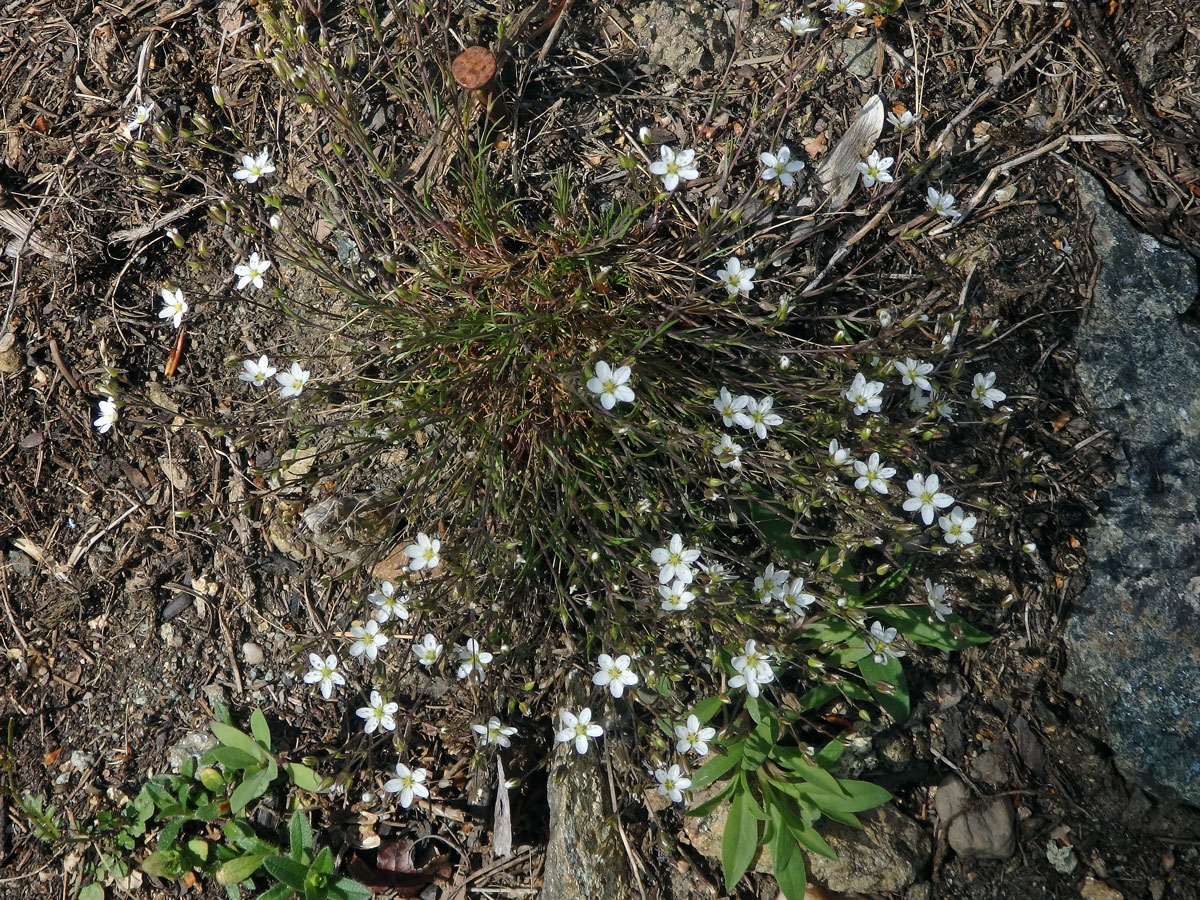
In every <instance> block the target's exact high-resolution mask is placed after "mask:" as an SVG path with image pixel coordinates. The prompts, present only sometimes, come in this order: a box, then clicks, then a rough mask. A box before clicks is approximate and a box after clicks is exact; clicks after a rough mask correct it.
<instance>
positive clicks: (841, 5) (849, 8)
mask: <svg viewBox="0 0 1200 900" xmlns="http://www.w3.org/2000/svg"><path fill="white" fill-rule="evenodd" d="M866 8H867V4H865V3H862V2H860V0H833V2H832V3H830V4H829V5H828V6H827V7H825V9H826V10H827V11H828V12H831V13H842V14H843V15H844V16H846V17H847V18H853V17H854V16H857V15H859V14H860V13H862V11H863V10H864V9H866Z"/></svg>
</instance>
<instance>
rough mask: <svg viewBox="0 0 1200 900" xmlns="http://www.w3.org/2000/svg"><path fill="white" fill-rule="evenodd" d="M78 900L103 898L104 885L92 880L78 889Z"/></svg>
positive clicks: (99, 899) (101, 899)
mask: <svg viewBox="0 0 1200 900" xmlns="http://www.w3.org/2000/svg"><path fill="white" fill-rule="evenodd" d="M79 900H104V885H102V884H99V883H97V882H95V881H93V882H92V883H91V884H85V885H84V886H83V887H81V888H80V889H79Z"/></svg>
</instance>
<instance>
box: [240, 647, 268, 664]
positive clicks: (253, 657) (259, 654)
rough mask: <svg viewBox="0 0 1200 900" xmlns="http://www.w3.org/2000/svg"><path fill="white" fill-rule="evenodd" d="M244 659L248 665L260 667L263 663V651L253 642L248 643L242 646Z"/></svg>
mask: <svg viewBox="0 0 1200 900" xmlns="http://www.w3.org/2000/svg"><path fill="white" fill-rule="evenodd" d="M242 659H243V660H245V661H246V664H247V665H251V666H259V665H262V661H263V649H262V647H260V646H258V644H256V643H254V642H253V641H246V643H244V644H242Z"/></svg>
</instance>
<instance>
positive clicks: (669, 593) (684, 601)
mask: <svg viewBox="0 0 1200 900" xmlns="http://www.w3.org/2000/svg"><path fill="white" fill-rule="evenodd" d="M687 588H688V586H687V582H684V581H681V580H680V579H678V578H676V579H675V580H674V581H672V582H671V583H670V584H660V585H659V586H658V595H659V596H660V597H662V598H663V601H662V603H661V604H659V608H660V609H663V610H665V611H666V612H683V611H684V610H685V609H687V608H688V607H689V606H690V605H691V603H692V601H693V600H695V599H696V595H695V594H694V593H692V592H691V591H689V590H688V589H687Z"/></svg>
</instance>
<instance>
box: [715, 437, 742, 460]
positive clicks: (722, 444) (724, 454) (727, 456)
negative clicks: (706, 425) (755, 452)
mask: <svg viewBox="0 0 1200 900" xmlns="http://www.w3.org/2000/svg"><path fill="white" fill-rule="evenodd" d="M713 456H715V457H716V458H717V463H718V464H720V466H721V468H722V469H740V468H741V467H742V445H741V444H739V443H737V442H736V441H734V439H733V438H731V437H730V436H729V435H727V434H723V435H721V440H720V441H718V442H717V443H715V444H713Z"/></svg>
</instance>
